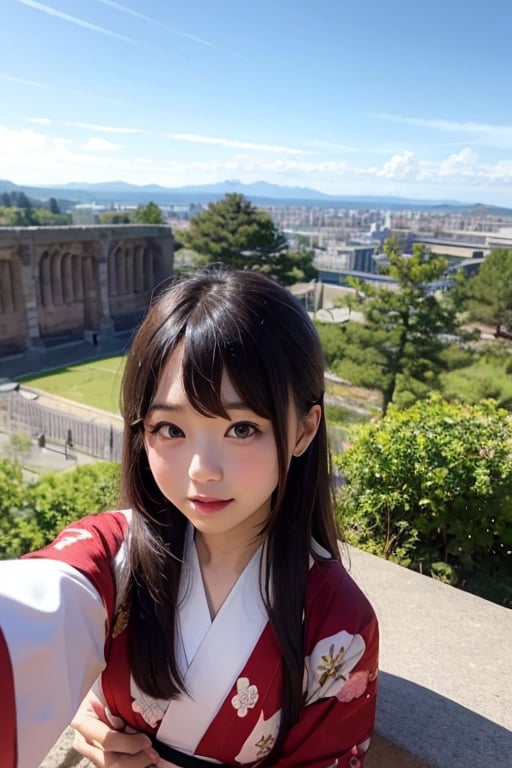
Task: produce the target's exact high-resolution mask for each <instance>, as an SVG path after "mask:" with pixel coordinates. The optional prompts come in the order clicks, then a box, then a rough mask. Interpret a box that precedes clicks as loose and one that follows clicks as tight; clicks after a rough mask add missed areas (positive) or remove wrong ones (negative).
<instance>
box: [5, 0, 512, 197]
mask: <svg viewBox="0 0 512 768" xmlns="http://www.w3.org/2000/svg"><path fill="white" fill-rule="evenodd" d="M511 31H512V2H510V0H488V1H487V2H486V3H469V2H467V0H466V1H465V2H461V1H460V0H443V1H441V0H430V2H428V3H419V2H414V0H408V2H405V0H366V1H365V0H359V1H357V0H316V2H304V0H252V2H244V0H216V1H215V2H214V0H188V1H187V2H183V0H182V2H176V1H175V0H122V2H111V1H110V0H45V2H35V1H34V0H2V8H1V19H0V50H1V51H2V57H1V61H0V104H1V107H0V178H3V179H9V180H10V181H13V182H15V183H18V184H38V185H41V184H58V183H64V182H70V181H76V182H84V181H85V182H95V181H113V180H123V181H127V182H131V183H134V184H152V183H155V184H161V185H163V186H169V187H177V186H182V185H185V184H203V183H210V182H216V181H223V180H225V179H240V180H241V181H243V182H252V181H258V180H261V179H264V180H266V181H269V182H273V183H277V184H284V185H291V186H296V185H299V186H307V187H312V188H314V189H318V190H320V191H323V192H327V193H331V194H339V195H350V194H354V195H398V196H407V197H413V198H416V199H424V200H441V199H443V200H444V199H451V200H460V201H470V202H485V203H492V204H501V205H506V206H511V207H512V98H511V86H510V71H511V64H512V52H511V50H512V49H511V46H510V35H511Z"/></svg>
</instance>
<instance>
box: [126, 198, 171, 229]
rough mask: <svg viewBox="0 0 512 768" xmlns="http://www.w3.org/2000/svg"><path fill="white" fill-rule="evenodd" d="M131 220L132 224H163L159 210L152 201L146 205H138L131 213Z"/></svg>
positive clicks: (163, 220) (162, 217) (163, 219)
mask: <svg viewBox="0 0 512 768" xmlns="http://www.w3.org/2000/svg"><path fill="white" fill-rule="evenodd" d="M131 220H132V222H133V223H134V224H165V217H164V215H163V213H162V211H161V209H160V208H159V207H158V205H157V204H156V203H154V202H153V201H152V200H150V201H149V203H147V204H146V205H139V206H138V207H137V209H136V210H135V211H134V212H133V214H132V216H131Z"/></svg>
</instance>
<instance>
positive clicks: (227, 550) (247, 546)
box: [195, 531, 261, 573]
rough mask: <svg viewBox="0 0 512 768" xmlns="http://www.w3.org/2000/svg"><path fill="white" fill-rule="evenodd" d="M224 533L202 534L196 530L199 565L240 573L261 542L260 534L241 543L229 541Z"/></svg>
mask: <svg viewBox="0 0 512 768" xmlns="http://www.w3.org/2000/svg"><path fill="white" fill-rule="evenodd" d="M229 539H230V537H229V535H226V534H219V535H215V534H204V533H202V532H201V531H196V535H195V544H196V550H197V556H198V559H199V563H200V565H201V566H203V567H204V566H207V567H208V568H211V569H219V570H220V569H222V570H226V571H231V572H234V573H242V571H243V570H244V568H245V566H246V565H247V563H248V562H249V560H250V559H251V557H252V556H253V555H254V553H255V552H256V550H257V549H258V547H259V546H260V544H261V536H259V535H255V536H254V539H252V540H251V541H246V542H244V543H243V544H241V543H240V542H239V541H232V542H230V540H229Z"/></svg>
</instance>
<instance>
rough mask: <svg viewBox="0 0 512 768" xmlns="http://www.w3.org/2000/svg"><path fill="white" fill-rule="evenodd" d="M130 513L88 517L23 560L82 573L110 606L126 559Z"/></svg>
mask: <svg viewBox="0 0 512 768" xmlns="http://www.w3.org/2000/svg"><path fill="white" fill-rule="evenodd" d="M130 522H131V514H130V512H129V511H128V510H123V511H109V512H101V513H99V514H97V515H88V516H87V517H84V518H82V519H81V520H77V521H76V522H74V523H71V524H70V525H68V526H66V527H65V528H63V529H62V531H61V532H60V533H59V535H58V536H57V537H56V538H55V539H54V541H52V542H51V543H50V544H48V545H47V546H46V547H44V548H43V549H40V550H38V551H37V552H31V553H30V554H28V555H25V556H24V559H27V558H29V559H46V560H58V561H61V562H63V563H66V564H67V565H70V566H72V567H73V568H75V569H76V570H78V571H80V573H82V574H83V575H84V576H86V578H87V579H88V580H89V582H90V583H91V584H92V585H93V586H94V587H95V588H96V590H97V591H98V592H99V594H100V595H102V597H103V600H104V601H106V602H107V604H109V603H111V602H112V601H113V599H114V595H115V592H116V572H117V571H118V570H119V564H120V563H121V562H124V561H125V559H126V550H127V544H128V539H129V532H130Z"/></svg>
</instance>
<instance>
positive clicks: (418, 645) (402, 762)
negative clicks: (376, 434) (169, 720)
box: [41, 548, 512, 768]
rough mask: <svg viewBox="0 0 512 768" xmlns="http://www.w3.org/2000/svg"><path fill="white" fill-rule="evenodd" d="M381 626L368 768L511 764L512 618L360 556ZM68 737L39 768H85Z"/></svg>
mask: <svg viewBox="0 0 512 768" xmlns="http://www.w3.org/2000/svg"><path fill="white" fill-rule="evenodd" d="M344 560H345V563H346V565H347V566H348V567H349V570H350V571H351V573H352V575H353V577H354V578H355V580H356V581H357V583H358V584H359V585H360V586H361V588H362V589H363V591H364V592H365V593H366V594H367V595H368V597H369V598H370V600H371V602H372V604H373V606H374V608H375V610H376V612H377V615H378V617H379V622H380V631H381V653H380V667H381V672H380V683H379V699H378V709H377V727H376V733H375V735H374V738H373V740H372V747H371V749H370V752H369V754H368V757H367V760H366V763H365V768H483V766H492V768H496V767H497V766H503V767H504V768H505V766H507V767H508V768H510V767H511V766H512V611H511V610H509V609H507V608H502V607H500V606H498V605H495V604H494V603H490V602H487V601H486V600H482V599H481V598H478V597H475V596H473V595H470V594H467V593H465V592H462V591H461V590H458V589H455V588H454V587H450V586H447V585H446V584H441V583H440V582H438V581H434V580H433V579H430V578H428V577H427V576H421V575H420V574H418V573H414V572H412V571H409V570H407V569H406V568H402V567H400V566H398V565H395V564H393V563H389V562H386V561H385V560H382V559H380V558H378V557H375V556H374V555H369V554H367V553H365V552H361V551H359V550H355V549H352V548H350V549H345V550H344ZM86 765H87V763H86V761H83V762H80V758H79V757H78V755H76V753H73V750H72V749H71V748H70V740H69V735H68V734H66V735H65V736H64V737H63V739H62V740H61V742H60V743H59V744H58V745H57V747H56V748H55V750H54V751H53V753H51V754H50V755H49V757H48V759H47V760H46V761H45V763H44V764H43V766H42V767H41V768H71V766H79V768H85V766H86Z"/></svg>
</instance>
